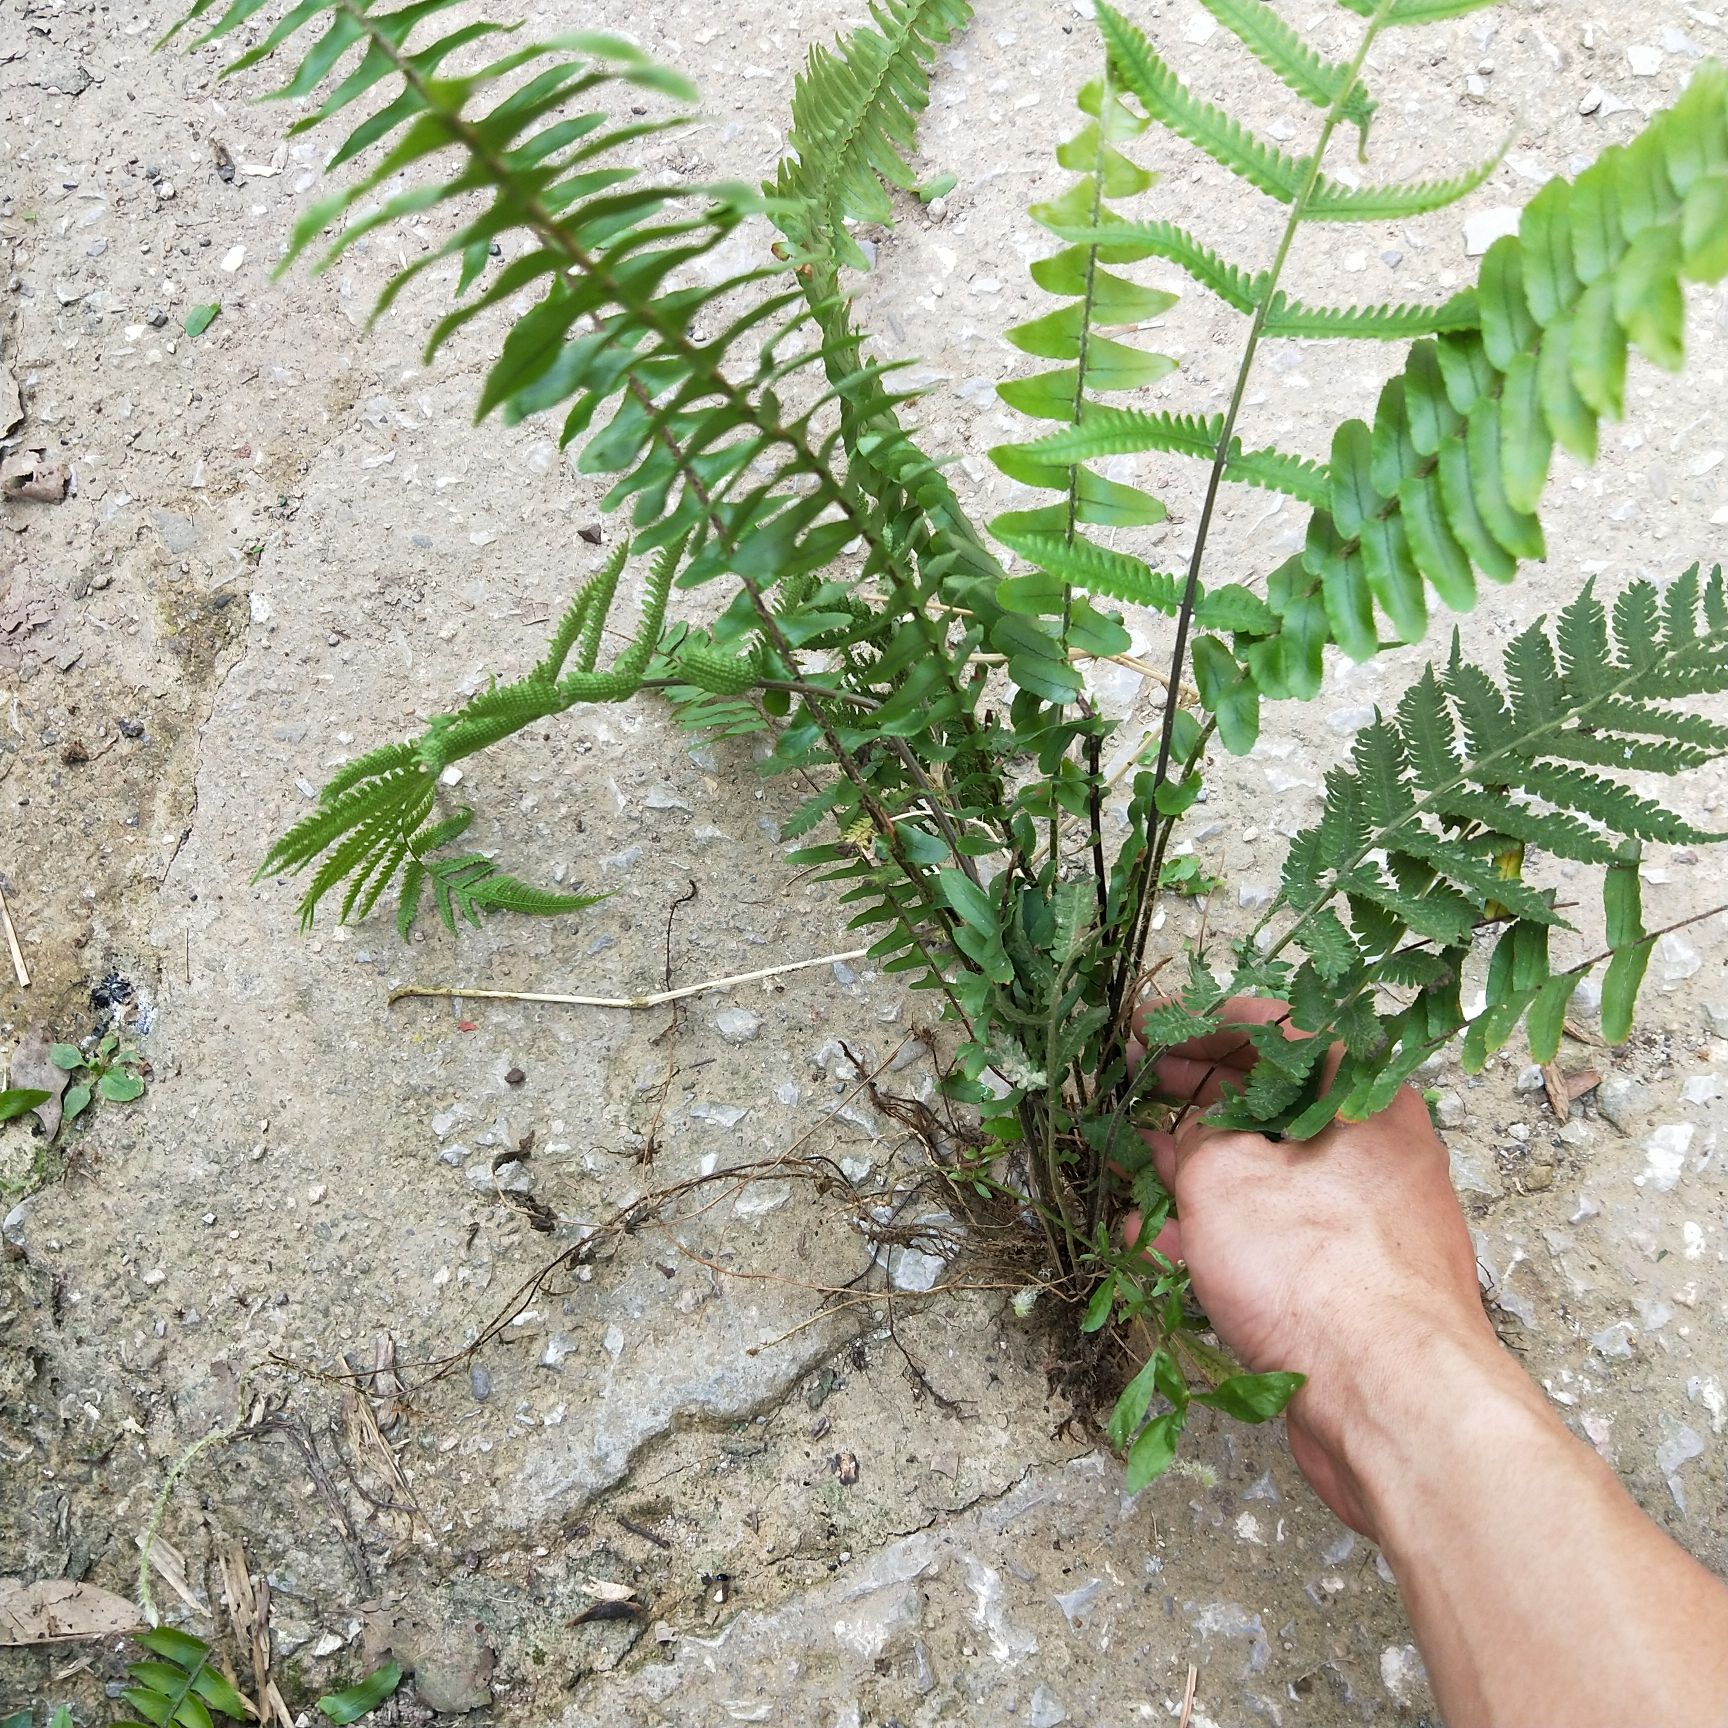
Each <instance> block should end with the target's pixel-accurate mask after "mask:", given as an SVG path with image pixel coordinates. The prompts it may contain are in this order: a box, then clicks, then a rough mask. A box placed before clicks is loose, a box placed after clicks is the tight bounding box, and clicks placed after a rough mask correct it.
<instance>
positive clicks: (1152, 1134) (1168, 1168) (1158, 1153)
mask: <svg viewBox="0 0 1728 1728" xmlns="http://www.w3.org/2000/svg"><path fill="white" fill-rule="evenodd" d="M1140 1138H1141V1139H1142V1140H1144V1141H1145V1142H1146V1145H1147V1147H1148V1149H1149V1150H1150V1151H1151V1153H1152V1167H1153V1169H1155V1170H1156V1171H1157V1172H1158V1180H1159V1181H1160V1182H1162V1183H1163V1184H1164V1186H1165V1188H1166V1189H1167V1190H1168V1191H1169V1192H1170V1193H1172V1194H1174V1193H1175V1192H1176V1137H1175V1135H1173V1134H1166V1133H1164V1132H1163V1131H1162V1130H1161V1129H1156V1128H1142V1129H1141V1130H1140Z"/></svg>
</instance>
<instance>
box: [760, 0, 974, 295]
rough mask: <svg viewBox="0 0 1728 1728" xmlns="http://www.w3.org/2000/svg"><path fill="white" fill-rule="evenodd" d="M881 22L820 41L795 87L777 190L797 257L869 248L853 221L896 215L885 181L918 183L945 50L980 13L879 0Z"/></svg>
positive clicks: (854, 261)
mask: <svg viewBox="0 0 1728 1728" xmlns="http://www.w3.org/2000/svg"><path fill="white" fill-rule="evenodd" d="M870 15H871V19H872V21H873V26H874V27H871V26H865V27H863V28H861V29H858V30H854V31H852V32H851V33H850V34H848V35H847V36H845V37H842V38H841V39H840V40H839V42H838V43H837V44H836V45H835V46H834V47H833V48H828V47H825V46H823V45H821V44H818V45H816V46H814V47H812V48H811V50H810V54H809V58H808V60H807V61H806V63H805V67H804V70H803V72H802V73H800V75H799V77H798V79H797V82H796V84H795V85H794V87H793V93H792V128H791V133H790V135H789V137H788V138H787V148H788V151H789V155H788V156H787V157H786V158H785V159H784V160H783V162H782V163H781V167H780V172H779V175H778V178H777V180H776V183H775V187H774V192H775V196H776V200H777V202H778V204H779V206H780V211H781V214H780V215H779V216H777V220H779V221H780V222H781V224H782V232H783V233H785V234H786V237H787V239H788V240H789V241H790V242H791V243H792V245H793V247H794V249H795V250H796V253H797V259H798V262H800V263H804V264H808V263H810V262H811V261H812V259H821V258H824V257H828V256H833V257H835V258H836V259H837V261H838V262H839V263H841V264H845V265H849V266H851V267H852V268H854V269H862V268H864V265H865V259H864V254H863V253H862V251H860V250H859V248H858V245H857V242H856V241H855V240H853V239H852V237H851V235H850V233H849V232H848V230H847V228H846V223H847V221H848V220H853V221H859V222H887V221H888V220H889V219H890V217H891V215H892V207H891V205H890V204H889V201H888V198H887V195H886V193H885V192H884V190H883V182H884V181H886V182H887V183H888V184H889V185H892V186H895V187H898V188H900V189H901V190H903V191H910V190H911V189H912V188H913V186H914V185H915V184H916V176H915V174H914V172H913V170H912V167H911V163H910V158H911V155H912V152H913V150H914V149H915V147H916V132H917V124H918V116H919V114H920V113H921V112H922V111H923V109H924V107H925V105H926V104H927V103H928V101H929V99H930V97H929V69H930V67H931V65H932V64H933V63H934V61H935V58H936V55H937V53H938V51H939V50H940V49H941V48H943V47H944V46H946V44H947V43H948V42H950V41H951V40H952V39H953V38H954V36H955V35H957V34H958V33H959V31H960V30H962V29H963V28H964V27H965V25H966V23H967V21H968V20H969V19H970V18H971V15H972V8H971V6H970V5H969V4H967V3H966V0H872V4H871V7H870Z"/></svg>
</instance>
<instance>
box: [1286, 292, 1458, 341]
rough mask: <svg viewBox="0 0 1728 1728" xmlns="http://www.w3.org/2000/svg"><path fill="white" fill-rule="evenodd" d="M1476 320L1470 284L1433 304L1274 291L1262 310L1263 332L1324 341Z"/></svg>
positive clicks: (1376, 337)
mask: <svg viewBox="0 0 1728 1728" xmlns="http://www.w3.org/2000/svg"><path fill="white" fill-rule="evenodd" d="M1480 324H1481V318H1480V316H1479V314H1478V312H1477V307H1476V295H1475V292H1474V290H1472V289H1469V288H1465V289H1462V290H1461V291H1460V292H1459V293H1457V294H1454V295H1453V296H1452V298H1451V299H1450V300H1447V301H1444V302H1442V303H1441V304H1440V305H1438V306H1307V305H1304V304H1303V303H1302V302H1300V301H1296V300H1290V299H1288V298H1286V297H1285V296H1284V295H1283V294H1275V295H1274V296H1273V298H1272V305H1271V307H1270V309H1269V310H1268V311H1267V314H1266V334H1267V335H1268V336H1296V337H1306V338H1308V339H1310V340H1317V341H1325V340H1329V339H1331V338H1334V337H1338V338H1344V337H1350V338H1362V339H1368V340H1372V341H1392V340H1395V339H1399V338H1409V337H1414V336H1437V335H1440V334H1441V333H1442V332H1445V331H1451V330H1475V329H1477V328H1478V327H1479V326H1480Z"/></svg>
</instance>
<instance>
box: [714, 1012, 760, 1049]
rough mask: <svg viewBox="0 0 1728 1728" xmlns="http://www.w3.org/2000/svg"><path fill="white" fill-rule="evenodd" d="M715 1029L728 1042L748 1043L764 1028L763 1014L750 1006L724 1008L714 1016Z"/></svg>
mask: <svg viewBox="0 0 1728 1728" xmlns="http://www.w3.org/2000/svg"><path fill="white" fill-rule="evenodd" d="M714 1030H715V1031H716V1032H718V1033H719V1034H720V1036H721V1037H722V1038H724V1039H725V1040H726V1042H727V1043H728V1044H748V1043H749V1042H750V1041H751V1040H752V1039H753V1038H755V1037H756V1035H757V1034H758V1033H759V1032H760V1031H761V1030H762V1016H761V1015H760V1014H752V1013H751V1012H750V1010H749V1009H748V1008H722V1009H721V1010H720V1012H719V1013H718V1014H716V1015H715V1016H714Z"/></svg>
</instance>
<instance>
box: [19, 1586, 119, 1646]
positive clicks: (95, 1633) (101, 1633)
mask: <svg viewBox="0 0 1728 1728" xmlns="http://www.w3.org/2000/svg"><path fill="white" fill-rule="evenodd" d="M143 1624H144V1616H143V1615H142V1614H140V1613H139V1612H138V1610H137V1608H136V1607H134V1606H133V1604H132V1603H130V1602H128V1601H127V1600H126V1598H125V1597H124V1596H116V1595H115V1594H114V1592H113V1591H112V1590H103V1589H100V1588H98V1587H97V1586H96V1585H94V1584H74V1583H73V1582H72V1581H71V1580H70V1579H68V1578H47V1579H42V1580H39V1581H38V1582H37V1583H34V1584H26V1583H25V1582H24V1580H23V1579H21V1578H0V1644H65V1643H69V1642H71V1641H72V1640H73V1639H77V1638H111V1637H115V1636H118V1635H119V1634H121V1633H125V1632H135V1631H137V1630H138V1629H139V1628H140V1627H142V1626H143Z"/></svg>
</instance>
